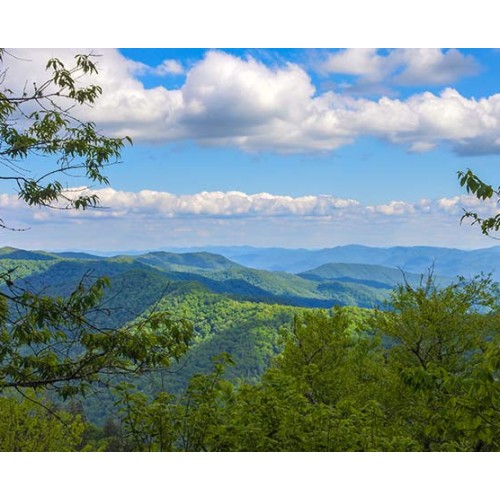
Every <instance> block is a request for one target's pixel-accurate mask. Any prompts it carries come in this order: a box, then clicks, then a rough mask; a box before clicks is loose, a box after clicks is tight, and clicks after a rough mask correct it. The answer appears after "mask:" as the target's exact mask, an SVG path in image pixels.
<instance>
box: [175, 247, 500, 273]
mask: <svg viewBox="0 0 500 500" xmlns="http://www.w3.org/2000/svg"><path fill="white" fill-rule="evenodd" d="M203 249H204V250H207V251H209V252H214V253H218V254H221V255H224V256H226V257H227V258H229V259H231V260H233V261H234V262H238V263H239V264H242V265H244V266H249V267H253V268H257V269H266V270H269V271H286V272H290V273H303V272H305V271H307V270H308V269H312V268H314V267H318V266H321V265H323V264H329V263H332V262H334V263H341V262H348V263H351V264H374V265H382V266H387V267H392V268H401V269H402V270H404V271H405V272H409V273H426V272H427V271H428V270H429V269H430V268H431V267H433V268H434V271H435V273H436V274H438V275H442V276H450V277H454V276H458V275H462V276H465V277H466V278H468V277H471V276H474V275H477V274H479V273H481V272H483V273H487V274H488V273H490V272H491V273H493V277H494V279H495V280H496V281H500V246H493V247H491V248H482V249H479V250H458V249H455V248H439V247H427V246H415V247H390V248H375V247H367V246H363V245H346V246H338V247H334V248H324V249H321V250H307V249H288V248H255V247H248V246H242V247H203ZM199 250H200V249H199V248H198V249H194V248H191V249H188V248H186V249H182V250H181V249H178V250H177V251H199Z"/></svg>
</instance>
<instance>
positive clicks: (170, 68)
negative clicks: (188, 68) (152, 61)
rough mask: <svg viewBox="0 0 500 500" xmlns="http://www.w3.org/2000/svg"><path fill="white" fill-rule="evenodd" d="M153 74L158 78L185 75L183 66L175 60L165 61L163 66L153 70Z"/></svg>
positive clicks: (160, 65)
mask: <svg viewBox="0 0 500 500" xmlns="http://www.w3.org/2000/svg"><path fill="white" fill-rule="evenodd" d="M152 72H153V73H154V74H156V75H158V76H165V75H183V74H184V68H183V66H182V64H181V63H180V62H179V61H176V60H175V59H165V60H164V61H163V62H162V63H161V64H159V65H158V66H156V67H155V68H153V69H152Z"/></svg>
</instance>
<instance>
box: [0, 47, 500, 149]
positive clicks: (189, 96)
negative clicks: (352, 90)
mask: <svg viewBox="0 0 500 500" xmlns="http://www.w3.org/2000/svg"><path fill="white" fill-rule="evenodd" d="M74 52H75V51H74V50H73V51H70V50H63V51H47V50H45V51H40V52H38V51H35V52H33V51H31V52H26V53H25V52H23V51H17V52H16V55H17V56H18V57H20V58H23V57H24V58H27V57H30V56H31V58H32V59H33V62H32V63H30V62H26V61H23V60H22V59H17V60H12V61H9V65H10V66H11V67H10V70H9V73H8V75H7V80H6V85H7V84H9V83H10V82H11V81H12V80H13V83H14V86H16V85H17V87H18V88H22V87H23V86H24V85H25V83H26V81H28V80H30V79H37V78H39V77H40V78H41V77H42V76H43V74H44V70H43V69H40V68H42V66H41V65H40V66H39V67H38V66H37V65H36V64H34V63H35V62H37V61H38V62H41V61H46V60H47V58H48V57H50V56H52V55H58V56H59V57H61V58H62V59H63V60H65V61H70V60H71V55H72V53H74ZM80 52H88V51H85V50H81V51H80ZM95 52H96V53H100V54H102V58H101V59H100V67H101V71H100V73H99V75H98V76H97V78H96V83H98V84H99V85H101V86H102V88H103V92H104V93H103V96H102V97H101V98H100V99H99V100H98V102H97V104H96V106H95V107H94V108H83V109H81V110H79V111H78V112H79V113H80V116H81V117H82V118H83V119H90V120H93V121H95V122H97V123H98V124H99V125H100V126H101V127H103V129H104V130H106V131H107V132H108V133H112V134H116V135H120V136H123V135H129V136H131V137H132V139H133V140H134V141H135V142H140V141H150V142H175V141H181V140H194V141H196V142H198V143H200V144H204V145H212V146H221V145H227V146H233V147H237V148H240V149H243V150H245V151H273V152H282V153H294V152H316V151H319V152H321V151H323V152H328V151H333V150H335V149H336V148H339V147H341V146H342V145H345V144H350V143H352V142H354V141H355V140H356V139H357V138H359V137H361V136H372V137H376V138H379V139H381V140H384V141H388V142H390V143H395V144H401V145H404V146H405V147H407V148H408V149H409V150H410V151H412V152H420V153H422V152H425V151H428V150H430V149H432V148H434V147H436V146H437V145H439V144H443V143H444V144H447V145H449V146H450V147H451V148H453V149H454V150H455V151H456V152H457V153H458V154H465V155H472V154H490V153H500V94H495V95H492V96H490V97H485V98H481V99H474V98H466V97H464V96H462V95H461V94H460V93H459V92H457V91H456V90H454V89H452V88H447V89H445V90H443V91H442V92H440V93H439V94H434V93H432V92H424V93H420V94H415V95H412V96H410V97H408V98H407V99H393V98H389V97H381V98H380V99H376V100H374V99H367V98H356V97H354V96H350V95H346V94H339V93H335V92H332V91H325V92H319V91H318V89H317V88H316V87H315V86H314V85H313V83H312V81H311V78H310V76H309V75H308V74H307V73H306V71H305V70H304V69H303V68H301V67H299V66H298V65H296V64H292V63H286V64H282V65H277V66H269V65H266V64H264V63H262V62H260V61H257V60H256V59H253V58H251V57H249V58H240V57H236V56H233V55H230V54H227V53H224V52H221V51H209V52H207V53H206V55H205V57H204V58H203V59H202V60H200V61H198V62H197V63H195V64H194V65H193V66H192V67H191V68H190V69H189V71H187V73H186V76H185V81H184V83H183V84H182V86H181V87H179V88H176V89H168V88H166V87H164V86H158V87H155V88H148V89H146V88H145V87H144V85H143V84H142V83H141V81H140V79H139V76H138V75H139V74H140V73H141V72H143V71H144V65H142V64H141V63H137V62H134V61H131V60H129V59H127V58H125V57H124V56H123V55H122V54H120V53H119V52H118V51H115V50H109V49H107V50H103V51H101V50H96V51H95ZM351 54H354V56H352V57H351ZM392 54H394V55H392ZM335 57H337V59H336V60H335V61H336V62H335V64H333V63H331V64H332V65H331V67H332V68H337V70H338V71H340V70H342V71H344V72H351V73H352V72H355V71H358V73H356V74H360V75H361V76H362V77H363V78H374V79H380V78H384V75H387V74H388V72H389V74H392V73H394V71H396V70H394V69H393V68H394V67H396V68H401V65H400V63H399V62H398V61H400V60H402V61H404V66H403V69H402V70H401V71H399V72H396V74H395V76H394V78H398V79H399V80H400V81H401V82H404V81H410V80H411V81H414V82H416V81H418V78H419V75H421V76H422V75H424V74H427V73H429V74H432V75H431V76H428V78H433V79H434V81H436V82H437V81H440V82H445V81H449V80H450V79H451V76H452V75H455V76H456V75H458V74H459V73H460V72H461V74H465V72H466V68H469V69H470V70H471V67H472V66H473V64H472V63H471V59H470V58H469V56H464V55H462V54H461V53H459V52H457V51H453V50H448V51H446V52H442V51H438V52H435V51H433V50H430V49H423V50H422V51H417V50H416V49H411V50H410V49H404V50H401V51H391V52H389V55H386V56H381V55H379V54H378V53H377V52H374V51H369V50H365V51H361V52H360V51H359V50H357V51H355V52H340V53H337V54H336V55H335ZM352 58H354V62H353V60H352ZM35 59H36V61H35ZM395 61H396V62H398V64H399V66H397V65H395V64H396V63H395ZM365 63H366V65H365V66H363V64H365ZM169 65H170V66H171V67H172V63H169ZM35 67H38V68H39V69H38V70H34V69H33V68H35ZM361 67H362V68H365V69H363V70H361V69H359V68H361ZM366 68H367V69H366ZM388 68H389V69H388ZM37 71H38V72H37ZM361 71H363V73H360V72H361ZM471 71H472V70H471ZM391 72H392V73H391ZM75 112H76V111H75Z"/></svg>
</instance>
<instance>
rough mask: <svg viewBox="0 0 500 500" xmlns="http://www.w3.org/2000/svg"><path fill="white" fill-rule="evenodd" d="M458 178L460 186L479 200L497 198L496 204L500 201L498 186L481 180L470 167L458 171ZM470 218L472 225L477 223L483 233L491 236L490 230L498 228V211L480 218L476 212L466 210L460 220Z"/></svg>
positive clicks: (499, 219)
mask: <svg viewBox="0 0 500 500" xmlns="http://www.w3.org/2000/svg"><path fill="white" fill-rule="evenodd" d="M458 179H459V181H460V185H461V186H462V187H464V186H465V188H466V189H467V192H468V193H470V194H473V195H474V196H476V198H478V199H479V200H482V201H485V200H489V199H492V198H494V197H496V198H497V204H498V203H500V186H499V187H497V188H494V187H493V186H492V185H490V184H486V183H485V182H483V181H482V180H481V179H480V178H479V177H478V176H477V175H476V174H474V173H473V172H472V171H471V170H470V169H468V170H467V171H466V172H458ZM467 218H470V219H472V225H474V224H479V226H480V227H481V231H482V233H483V234H485V235H487V236H491V235H490V233H491V232H492V231H498V230H499V229H500V212H499V213H497V214H496V215H492V216H491V217H487V218H482V217H480V216H479V215H478V213H477V212H472V211H466V212H465V213H464V215H463V216H462V218H461V219H460V222H462V221H463V220H464V219H467Z"/></svg>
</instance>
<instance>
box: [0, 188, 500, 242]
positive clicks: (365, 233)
mask: <svg viewBox="0 0 500 500" xmlns="http://www.w3.org/2000/svg"><path fill="white" fill-rule="evenodd" d="M96 193H97V194H98V195H99V196H100V198H101V202H102V205H104V206H107V207H109V208H107V209H103V210H86V211H85V212H82V211H59V210H49V209H37V208H31V207H27V206H25V205H24V204H23V203H22V202H20V201H19V200H18V199H17V196H16V195H8V194H2V195H0V213H1V216H2V218H3V219H4V221H5V222H6V223H8V224H9V226H11V227H17V228H27V227H29V228H30V229H29V230H28V231H24V232H12V231H4V232H3V234H2V237H3V241H2V245H11V246H16V247H21V248H46V249H50V248H52V249H56V248H59V249H61V248H73V249H74V248H80V249H87V250H96V249H100V250H126V249H153V248H159V247H162V246H163V247H164V246H196V245H210V244H211V245H218V244H221V245H235V244H251V245H259V246H290V247H303V246H308V247H322V246H323V247H324V246H333V245H340V244H348V243H360V244H367V245H375V246H391V245H438V246H458V247H469V248H472V247H481V246H487V245H488V244H491V242H490V240H488V239H486V238H485V237H484V236H483V235H482V234H481V231H480V230H479V229H477V228H476V227H470V226H469V224H468V223H464V224H462V225H460V218H461V215H462V214H463V209H473V210H476V211H478V212H479V213H480V214H482V215H487V216H489V215H492V214H493V213H495V212H496V211H497V210H498V207H497V206H496V204H495V203H494V202H493V201H491V200H490V201H489V202H487V203H482V202H479V201H478V200H477V199H476V198H473V197H471V196H455V197H450V198H441V199H437V200H427V199H423V200H420V201H418V202H416V203H410V202H406V201H402V200H393V201H388V202H387V203H383V204H378V205H363V204H361V203H359V202H358V201H356V200H351V199H343V198H336V197H334V196H331V195H323V196H320V195H309V196H298V197H292V196H283V195H274V194H269V193H259V194H247V193H242V192H236V191H233V192H202V193H196V194H191V195H174V194H171V193H165V192H159V191H148V190H144V191H139V192H137V193H133V192H125V191H117V190H114V189H111V188H105V189H100V190H97V191H96ZM137 235H140V238H138V237H137Z"/></svg>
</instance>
